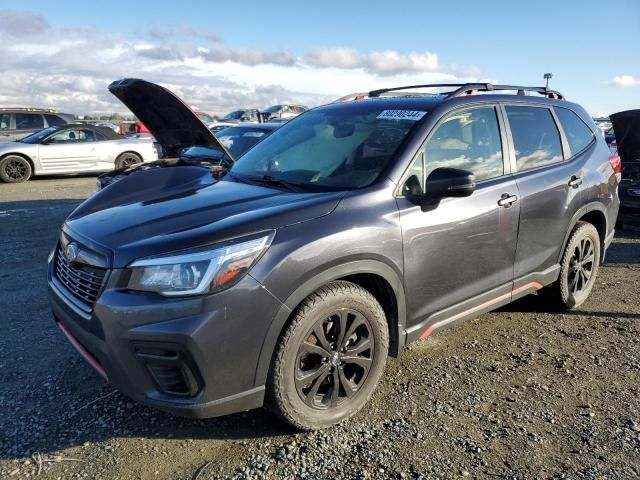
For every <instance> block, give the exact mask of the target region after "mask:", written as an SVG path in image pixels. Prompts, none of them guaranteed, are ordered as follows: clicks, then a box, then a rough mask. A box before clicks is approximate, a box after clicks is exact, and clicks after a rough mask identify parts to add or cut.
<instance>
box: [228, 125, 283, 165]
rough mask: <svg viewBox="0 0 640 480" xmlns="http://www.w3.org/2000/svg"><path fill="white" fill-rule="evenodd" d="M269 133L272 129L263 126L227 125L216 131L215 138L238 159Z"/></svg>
mask: <svg viewBox="0 0 640 480" xmlns="http://www.w3.org/2000/svg"><path fill="white" fill-rule="evenodd" d="M271 133H272V130H267V129H264V128H250V127H228V128H224V129H222V130H220V131H219V132H217V133H216V138H217V139H218V140H219V141H220V143H222V145H224V146H225V148H226V149H227V150H229V153H231V155H232V156H233V158H235V159H238V158H240V157H241V156H242V155H244V154H245V153H246V152H247V150H249V149H250V148H251V147H253V146H254V145H255V144H256V143H258V142H261V141H262V140H264V139H265V138H267V136H268V135H269V134H271Z"/></svg>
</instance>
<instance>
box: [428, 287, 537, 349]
mask: <svg viewBox="0 0 640 480" xmlns="http://www.w3.org/2000/svg"><path fill="white" fill-rule="evenodd" d="M543 286H544V285H542V284H541V283H540V282H530V283H527V284H525V285H522V286H521V287H518V288H516V289H515V290H512V291H511V292H509V293H505V294H503V295H500V296H499V297H496V298H492V299H491V300H487V301H486V302H484V303H481V304H480V305H476V306H475V307H471V308H470V309H468V310H465V311H464V312H460V313H457V314H455V315H454V316H453V317H449V318H445V319H444V320H440V321H439V322H436V323H434V324H432V325H429V326H428V327H427V329H426V330H425V331H424V332H422V335H420V338H421V339H425V338H427V337H428V336H429V335H431V333H433V331H434V330H436V329H438V328H440V327H443V326H445V325H447V324H448V323H451V322H455V321H456V320H459V319H460V318H462V317H464V316H466V315H468V314H470V313H473V312H477V311H478V310H482V309H483V308H486V307H488V306H490V305H493V304H494V303H498V302H500V301H502V300H504V299H506V298H509V297H511V296H513V295H518V294H519V293H522V292H524V291H526V290H530V289H535V290H539V289H541V288H542V287H543Z"/></svg>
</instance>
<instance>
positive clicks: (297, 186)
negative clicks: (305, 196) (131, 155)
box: [228, 172, 307, 193]
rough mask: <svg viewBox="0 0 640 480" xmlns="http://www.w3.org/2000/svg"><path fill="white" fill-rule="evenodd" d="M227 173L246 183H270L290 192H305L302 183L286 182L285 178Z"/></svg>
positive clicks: (304, 186)
mask: <svg viewBox="0 0 640 480" xmlns="http://www.w3.org/2000/svg"><path fill="white" fill-rule="evenodd" d="M228 175H229V176H230V177H231V178H233V179H235V180H238V181H240V182H246V183H250V184H253V185H260V184H263V185H272V186H276V187H284V188H286V189H287V190H290V191H292V192H296V193H300V192H306V191H307V190H306V186H307V185H305V184H302V183H293V182H288V181H286V180H281V179H279V178H274V177H272V176H271V175H263V176H262V177H249V176H245V175H235V174H234V175H232V174H231V173H230V172H229V173H228Z"/></svg>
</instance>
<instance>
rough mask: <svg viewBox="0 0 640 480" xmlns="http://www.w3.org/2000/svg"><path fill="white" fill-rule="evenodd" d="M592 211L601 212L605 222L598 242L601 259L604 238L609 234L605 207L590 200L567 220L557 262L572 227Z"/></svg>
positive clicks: (565, 245)
mask: <svg viewBox="0 0 640 480" xmlns="http://www.w3.org/2000/svg"><path fill="white" fill-rule="evenodd" d="M594 211H598V212H600V213H602V215H603V216H604V223H605V227H604V238H602V242H601V244H600V261H601V262H602V261H603V259H604V253H605V248H606V247H605V243H606V242H605V240H606V239H607V237H608V235H609V219H608V216H607V209H606V207H605V206H604V205H602V204H601V203H599V202H591V203H588V204H586V205H583V206H582V207H581V208H580V209H578V211H576V213H574V214H573V217H571V222H569V228H567V233H565V236H564V240H563V241H562V248H561V249H560V252H559V253H558V261H557V263H560V262H561V260H562V254H563V253H564V249H565V248H566V247H567V243H568V242H569V237H571V232H573V229H574V228H575V226H576V225H577V223H578V222H579V221H580V219H581V218H582V217H584V216H585V215H586V214H587V213H590V212H594Z"/></svg>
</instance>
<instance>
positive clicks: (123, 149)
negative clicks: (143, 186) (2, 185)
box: [0, 124, 158, 183]
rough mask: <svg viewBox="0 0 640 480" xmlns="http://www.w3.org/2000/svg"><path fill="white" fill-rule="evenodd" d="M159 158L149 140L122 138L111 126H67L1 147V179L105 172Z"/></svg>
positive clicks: (26, 178) (8, 180) (22, 180)
mask: <svg viewBox="0 0 640 480" xmlns="http://www.w3.org/2000/svg"><path fill="white" fill-rule="evenodd" d="M157 158H158V155H157V152H156V149H155V148H154V146H153V144H152V142H151V141H150V140H138V139H129V138H125V137H122V136H121V135H118V134H117V133H115V132H114V131H113V130H112V129H110V128H108V127H99V126H95V125H86V124H65V125H58V126H55V127H48V128H45V129H43V130H40V131H39V132H36V133H33V134H31V135H29V136H27V137H24V138H22V139H21V140H18V141H17V142H10V143H4V144H1V145H0V180H2V181H3V182H9V183H18V182H24V181H26V180H28V179H29V178H31V176H32V175H52V174H63V173H79V172H104V171H108V170H112V169H113V168H121V167H124V166H127V165H133V164H136V163H141V162H149V161H152V160H156V159H157Z"/></svg>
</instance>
